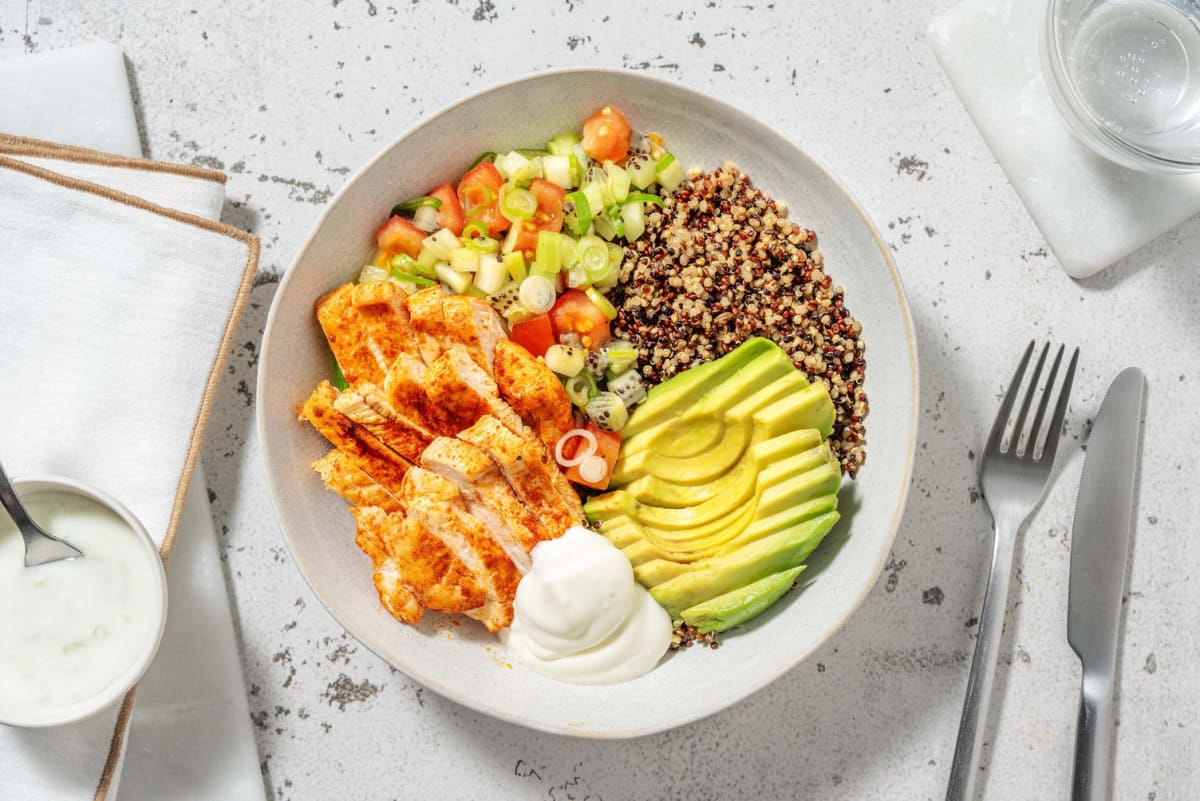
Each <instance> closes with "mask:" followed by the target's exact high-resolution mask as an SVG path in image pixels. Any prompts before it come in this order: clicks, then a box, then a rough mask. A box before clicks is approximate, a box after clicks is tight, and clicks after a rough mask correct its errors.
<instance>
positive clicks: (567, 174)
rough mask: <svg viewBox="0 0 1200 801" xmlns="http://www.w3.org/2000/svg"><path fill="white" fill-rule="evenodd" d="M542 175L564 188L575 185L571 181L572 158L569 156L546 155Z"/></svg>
mask: <svg viewBox="0 0 1200 801" xmlns="http://www.w3.org/2000/svg"><path fill="white" fill-rule="evenodd" d="M542 175H543V176H544V177H545V179H546V180H547V181H549V182H550V183H553V184H558V185H559V186H561V187H562V188H563V189H570V188H571V187H572V186H574V183H572V181H571V159H570V158H569V157H568V156H546V157H545V158H543V159H542Z"/></svg>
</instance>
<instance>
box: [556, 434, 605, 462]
mask: <svg viewBox="0 0 1200 801" xmlns="http://www.w3.org/2000/svg"><path fill="white" fill-rule="evenodd" d="M576 438H579V439H582V440H583V443H582V444H581V445H580V446H579V448H578V449H577V450H576V451H575V454H574V455H573V456H571V457H570V458H567V456H566V454H565V453H564V451H565V450H566V448H567V444H568V443H570V442H571V440H573V439H576ZM595 452H596V435H595V434H593V433H592V432H591V431H588V430H587V429H586V428H572V429H571V430H570V431H568V432H567V433H565V434H563V435H562V436H561V437H559V440H558V442H556V443H555V444H554V460H555V461H556V462H558V463H559V464H560V465H562V466H563V467H574V466H575V465H577V464H579V463H580V462H582V461H583V460H584V459H587V458H588V457H590V456H592V455H593V454H594V453H595Z"/></svg>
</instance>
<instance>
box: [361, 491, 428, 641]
mask: <svg viewBox="0 0 1200 801" xmlns="http://www.w3.org/2000/svg"><path fill="white" fill-rule="evenodd" d="M350 511H351V513H352V514H353V515H354V522H355V524H356V525H357V531H356V533H355V535H354V542H355V543H356V544H357V545H358V547H359V548H360V549H362V552H363V553H365V554H366V555H367V556H369V557H370V558H371V564H372V565H373V566H374V568H375V572H374V581H375V591H376V592H377V593H379V602H380V603H381V604H383V608H384V609H386V610H388V612H390V613H391V615H392V617H394V618H396V619H397V620H399V621H401V622H402V623H420V622H421V616H422V614H423V613H424V611H425V608H424V607H423V606H421V602H420V601H418V600H417V596H416V595H414V594H413V593H412V591H411V590H410V589H409V588H408V586H407V584H405V582H404V576H403V574H402V573H401V570H400V562H399V560H398V559H396V557H395V556H393V555H392V554H391V553H390V552H389V551H388V547H387V544H386V543H385V542H384V535H383V530H384V525H385V523H386V522H387V520H388V519H389V518H392V517H398V518H400V519H401V520H403V515H402V514H399V513H396V514H394V515H393V514H389V513H388V512H387V511H386V510H384V509H383V508H380V507H378V506H364V507H361V508H356V509H351V510H350Z"/></svg>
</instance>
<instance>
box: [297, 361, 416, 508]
mask: <svg viewBox="0 0 1200 801" xmlns="http://www.w3.org/2000/svg"><path fill="white" fill-rule="evenodd" d="M337 397H338V391H337V390H336V389H334V387H333V385H332V384H330V383H329V382H328V381H322V382H321V383H320V384H319V385H317V388H316V389H315V390H314V391H313V394H312V395H310V396H309V398H308V400H307V401H305V402H304V406H303V407H302V408H301V410H300V416H301V417H302V418H303V419H305V420H308V422H310V423H312V425H313V427H314V428H316V429H317V431H320V432H321V435H322V436H324V437H325V439H327V440H329V441H330V443H332V444H333V445H334V446H335V447H336V448H337V449H338V450H340V451H341V452H343V453H345V454H346V456H347V457H349V459H350V460H351V461H352V462H353V464H354V466H355V467H357V468H358V469H359V470H361V471H363V472H364V473H366V474H367V475H368V476H370V477H371V478H373V479H374V480H375V481H376V483H378V484H379V485H380V486H382V487H383V488H384V489H386V490H387V491H388V492H390V493H392V494H393V495H395V496H396V497H400V484H401V481H403V479H404V474H405V472H407V471H408V468H409V467H411V463H410V462H409V461H408V460H407V459H405V458H404V457H403V456H401V455H400V454H398V453H396V452H395V451H394V450H392V449H391V448H389V447H388V446H386V445H384V444H383V443H382V442H380V441H379V439H377V438H376V437H375V435H374V434H372V433H371V432H370V431H368V430H367V429H366V427H365V426H362V425H359V424H358V423H355V422H354V421H353V420H351V419H350V418H349V417H347V416H346V415H344V414H342V413H341V412H339V411H338V410H337V408H336V407H335V406H334V401H335V400H337Z"/></svg>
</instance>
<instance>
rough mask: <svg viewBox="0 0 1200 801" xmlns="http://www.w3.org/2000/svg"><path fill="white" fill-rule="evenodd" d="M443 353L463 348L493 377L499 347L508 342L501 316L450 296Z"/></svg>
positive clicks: (445, 304)
mask: <svg viewBox="0 0 1200 801" xmlns="http://www.w3.org/2000/svg"><path fill="white" fill-rule="evenodd" d="M442 320H443V322H444V324H445V328H444V329H443V330H444V332H445V337H446V340H445V341H444V342H443V343H442V347H443V348H444V349H446V348H449V347H450V346H451V345H460V346H462V347H464V348H466V349H467V352H468V353H469V354H471V359H472V360H473V361H474V362H475V363H476V364H478V365H479V366H480V367H482V368H483V369H484V370H485V371H486V372H487V374H488V375H489V376H490V375H493V374H494V369H493V366H492V364H493V360H494V358H495V357H494V354H495V351H496V344H497V343H498V342H501V341H503V340H505V339H507V338H508V334H506V333H505V331H504V324H503V323H502V322H500V315H499V314H497V313H496V310H495V309H493V308H492V307H491V305H489V304H488V303H486V302H484V301H482V300H480V299H479V298H472V297H469V296H467V295H450V296H448V297H446V298H444V299H443V300H442Z"/></svg>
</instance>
